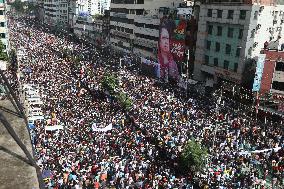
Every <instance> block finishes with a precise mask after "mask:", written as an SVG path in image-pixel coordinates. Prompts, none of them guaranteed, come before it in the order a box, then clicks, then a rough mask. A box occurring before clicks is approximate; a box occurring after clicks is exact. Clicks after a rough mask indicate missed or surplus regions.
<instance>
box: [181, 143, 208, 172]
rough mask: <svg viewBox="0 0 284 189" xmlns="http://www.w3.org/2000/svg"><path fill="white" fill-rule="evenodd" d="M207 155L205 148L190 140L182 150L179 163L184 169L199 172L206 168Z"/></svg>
mask: <svg viewBox="0 0 284 189" xmlns="http://www.w3.org/2000/svg"><path fill="white" fill-rule="evenodd" d="M207 155H208V153H207V149H206V148H204V147H202V146H201V145H200V144H199V143H197V142H196V141H195V140H190V141H188V142H187V144H186V145H185V147H184V149H183V152H182V155H181V160H182V161H181V163H182V165H183V167H185V168H186V169H189V170H191V171H193V172H199V171H202V169H203V168H204V167H205V166H206V158H207Z"/></svg>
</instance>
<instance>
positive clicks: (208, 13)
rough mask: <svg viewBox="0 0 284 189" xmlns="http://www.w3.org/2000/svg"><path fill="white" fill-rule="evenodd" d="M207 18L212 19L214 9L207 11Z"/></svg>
mask: <svg viewBox="0 0 284 189" xmlns="http://www.w3.org/2000/svg"><path fill="white" fill-rule="evenodd" d="M207 17H212V9H208V11H207Z"/></svg>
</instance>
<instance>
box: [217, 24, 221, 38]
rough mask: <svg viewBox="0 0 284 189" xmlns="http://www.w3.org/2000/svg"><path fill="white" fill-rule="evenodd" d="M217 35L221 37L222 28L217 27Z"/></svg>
mask: <svg viewBox="0 0 284 189" xmlns="http://www.w3.org/2000/svg"><path fill="white" fill-rule="evenodd" d="M217 35H218V36H222V26H218V27H217Z"/></svg>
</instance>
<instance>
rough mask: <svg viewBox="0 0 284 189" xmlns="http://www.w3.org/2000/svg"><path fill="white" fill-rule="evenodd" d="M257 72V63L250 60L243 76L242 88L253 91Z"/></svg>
mask: <svg viewBox="0 0 284 189" xmlns="http://www.w3.org/2000/svg"><path fill="white" fill-rule="evenodd" d="M255 71H256V61H255V60H254V59H249V60H247V61H246V63H245V68H244V71H243V76H242V86H243V87H244V88H247V89H252V85H253V81H254V77H255Z"/></svg>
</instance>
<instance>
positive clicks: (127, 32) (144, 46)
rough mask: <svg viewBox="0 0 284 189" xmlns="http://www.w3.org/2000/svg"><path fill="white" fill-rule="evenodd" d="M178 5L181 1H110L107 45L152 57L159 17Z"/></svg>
mask: <svg viewBox="0 0 284 189" xmlns="http://www.w3.org/2000/svg"><path fill="white" fill-rule="evenodd" d="M181 2H183V0H112V1H111V5H110V42H111V45H112V46H113V47H114V48H115V49H117V50H121V51H126V52H133V53H135V54H138V55H140V56H143V57H153V58H155V57H156V56H157V47H158V39H159V25H160V17H162V16H163V14H165V15H167V14H168V13H169V10H171V9H173V8H176V7H178V6H179V5H180V3H181ZM163 7H164V8H163ZM167 11H168V12H167Z"/></svg>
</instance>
